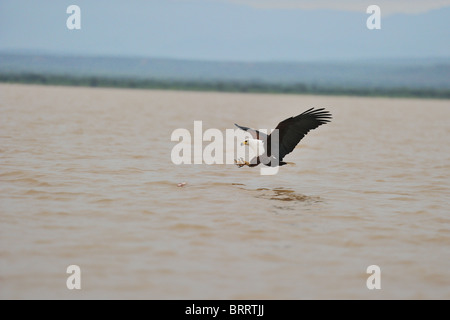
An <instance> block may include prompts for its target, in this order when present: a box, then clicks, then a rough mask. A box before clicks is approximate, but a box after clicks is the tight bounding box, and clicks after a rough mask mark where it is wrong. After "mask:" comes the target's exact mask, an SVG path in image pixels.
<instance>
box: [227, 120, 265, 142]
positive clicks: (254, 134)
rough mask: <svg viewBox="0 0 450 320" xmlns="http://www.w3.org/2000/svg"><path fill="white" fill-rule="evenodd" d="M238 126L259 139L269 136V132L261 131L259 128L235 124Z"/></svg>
mask: <svg viewBox="0 0 450 320" xmlns="http://www.w3.org/2000/svg"><path fill="white" fill-rule="evenodd" d="M234 125H235V126H236V127H238V128H239V129H241V130H244V131H247V132H248V133H250V134H251V135H252V137H253V139H259V140H265V139H266V138H267V134H265V133H262V132H259V131H258V130H255V129H252V128H247V127H241V126H240V125H237V124H236V123H235V124H234Z"/></svg>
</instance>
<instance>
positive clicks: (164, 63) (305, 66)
mask: <svg viewBox="0 0 450 320" xmlns="http://www.w3.org/2000/svg"><path fill="white" fill-rule="evenodd" d="M0 73H3V74H20V73H34V74H50V75H66V76H71V77H80V76H82V77H85V76H97V77H109V78H118V77H120V78H133V79H151V80H182V81H202V82H204V81H224V82H233V81H237V82H259V83H265V84H294V83H302V84H306V85H317V86H339V87H358V88H375V87H376V88H392V87H402V88H433V89H450V59H429V60H412V59H409V60H377V61H354V62H311V63H306V62H302V63H300V62H295V63H285V62H283V63H281V62H258V63H249V62H209V61H188V60H171V59H156V58H114V57H76V56H51V55H42V54H40V55H26V54H0Z"/></svg>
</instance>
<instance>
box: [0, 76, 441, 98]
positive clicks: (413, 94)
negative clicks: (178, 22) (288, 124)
mask: <svg viewBox="0 0 450 320" xmlns="http://www.w3.org/2000/svg"><path fill="white" fill-rule="evenodd" d="M0 82H6V83H26V84H42V85H64V86H84V87H110V88H136V89H163V90H190V91H217V92H250V93H285V94H317V95H351V96H384V97H410V98H437V99H449V98H450V89H433V88H376V87H374V88H366V87H361V88H358V87H345V86H343V87H336V86H329V87H328V86H323V85H322V86H318V85H314V84H302V83H297V84H274V83H265V82H256V81H253V82H249V81H219V80H216V81H201V80H198V81H197V80H193V81H184V80H157V79H131V78H111V77H96V76H85V77H75V76H67V75H51V74H46V75H44V74H34V73H23V74H0Z"/></svg>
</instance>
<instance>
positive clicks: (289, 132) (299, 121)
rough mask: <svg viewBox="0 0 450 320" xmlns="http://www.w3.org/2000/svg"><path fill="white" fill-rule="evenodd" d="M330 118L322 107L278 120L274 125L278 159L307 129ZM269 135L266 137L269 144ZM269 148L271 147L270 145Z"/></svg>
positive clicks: (283, 155) (287, 151)
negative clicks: (277, 143)
mask: <svg viewBox="0 0 450 320" xmlns="http://www.w3.org/2000/svg"><path fill="white" fill-rule="evenodd" d="M331 119H332V116H331V113H330V112H329V111H327V110H325V109H324V108H321V109H314V108H311V109H309V110H307V111H305V112H303V113H302V114H299V115H298V116H296V117H290V118H288V119H286V120H284V121H282V122H280V123H279V124H278V126H277V127H276V129H278V130H279V131H278V136H279V154H278V158H279V160H280V161H281V160H283V158H284V157H285V156H286V155H287V154H288V153H291V152H292V150H294V148H295V147H296V146H297V144H298V143H299V142H300V140H302V139H303V137H304V136H305V135H306V134H307V133H308V132H309V131H311V130H313V129H316V128H317V127H319V126H321V125H322V124H325V123H327V122H330V121H331ZM271 136H272V135H270V136H269V138H268V141H269V143H270V144H271ZM269 149H272V146H270V147H269Z"/></svg>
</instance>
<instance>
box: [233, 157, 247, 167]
mask: <svg viewBox="0 0 450 320" xmlns="http://www.w3.org/2000/svg"><path fill="white" fill-rule="evenodd" d="M234 163H235V164H236V165H237V166H238V167H239V168H242V167H243V166H245V165H246V163H245V161H243V160H242V158H241V159H239V161H238V160H236V159H234Z"/></svg>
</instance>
